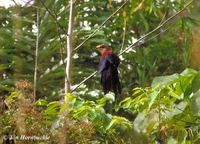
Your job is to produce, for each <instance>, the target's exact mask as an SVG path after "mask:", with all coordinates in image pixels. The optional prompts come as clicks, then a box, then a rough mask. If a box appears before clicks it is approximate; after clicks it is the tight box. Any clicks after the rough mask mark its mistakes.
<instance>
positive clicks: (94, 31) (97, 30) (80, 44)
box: [74, 0, 129, 51]
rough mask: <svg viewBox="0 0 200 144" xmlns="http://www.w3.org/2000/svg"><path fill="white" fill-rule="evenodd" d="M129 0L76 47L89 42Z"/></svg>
mask: <svg viewBox="0 0 200 144" xmlns="http://www.w3.org/2000/svg"><path fill="white" fill-rule="evenodd" d="M128 1H129V0H126V1H125V2H124V3H123V4H122V5H121V6H120V7H119V8H118V9H117V10H116V11H115V12H114V13H113V14H111V15H110V16H109V17H108V18H107V19H106V20H105V21H104V22H103V23H102V24H101V25H100V26H99V27H98V28H97V29H95V30H94V32H93V33H92V34H91V35H90V36H89V37H88V38H86V39H85V40H84V41H83V42H82V43H80V44H79V45H78V46H77V47H76V48H75V49H74V51H75V50H78V49H79V48H80V47H81V46H82V45H83V44H84V43H85V42H87V41H88V40H89V39H90V38H91V37H93V36H94V35H95V34H96V33H97V32H98V31H99V30H100V29H101V28H102V27H103V26H104V25H105V23H106V22H107V21H108V20H110V19H111V18H112V17H113V16H114V15H115V14H116V13H117V12H118V11H119V10H120V9H121V8H123V7H124V5H125V4H126V3H127V2H128Z"/></svg>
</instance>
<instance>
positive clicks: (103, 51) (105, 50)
mask: <svg viewBox="0 0 200 144" xmlns="http://www.w3.org/2000/svg"><path fill="white" fill-rule="evenodd" d="M100 53H101V58H105V57H107V56H109V55H111V54H112V50H111V49H109V48H107V47H103V48H100Z"/></svg>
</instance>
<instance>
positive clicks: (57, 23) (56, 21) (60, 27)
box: [39, 0, 67, 33]
mask: <svg viewBox="0 0 200 144" xmlns="http://www.w3.org/2000/svg"><path fill="white" fill-rule="evenodd" d="M39 1H40V3H41V4H42V5H43V6H44V8H45V9H46V10H47V11H48V13H49V14H50V15H51V17H52V18H53V19H54V21H55V23H56V25H57V26H58V27H59V29H60V30H62V31H63V33H67V32H66V31H65V30H64V29H63V27H62V26H61V25H60V24H59V22H58V20H57V18H56V16H55V15H54V14H53V13H52V12H51V10H50V9H49V8H48V7H47V6H46V5H45V3H44V2H43V1H42V0H39Z"/></svg>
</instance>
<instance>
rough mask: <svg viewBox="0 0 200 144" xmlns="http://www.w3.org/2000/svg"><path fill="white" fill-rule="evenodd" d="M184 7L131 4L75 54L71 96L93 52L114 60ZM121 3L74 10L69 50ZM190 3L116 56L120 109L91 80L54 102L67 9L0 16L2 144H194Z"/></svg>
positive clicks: (39, 5)
mask: <svg viewBox="0 0 200 144" xmlns="http://www.w3.org/2000/svg"><path fill="white" fill-rule="evenodd" d="M186 2H187V0H177V1H169V0H167V1H154V0H142V1H141V0H131V1H129V3H128V4H127V5H125V6H124V7H123V9H121V10H120V11H119V12H118V13H117V14H116V15H114V16H113V17H112V18H111V19H110V20H109V21H108V22H106V23H105V25H104V26H103V27H102V29H101V30H100V31H98V32H97V33H96V35H95V36H93V37H92V38H91V39H90V40H89V41H87V42H86V43H85V44H84V45H83V46H81V48H80V49H78V50H77V51H73V57H72V59H73V67H72V70H71V71H72V83H73V87H74V86H76V84H78V83H79V82H80V81H82V80H83V79H85V78H86V77H87V76H88V75H90V73H92V72H93V71H94V70H95V69H96V67H97V65H98V61H99V57H98V52H97V50H96V49H94V48H95V46H96V45H97V44H100V43H105V44H108V45H109V46H111V47H112V48H113V50H114V51H115V53H119V52H120V51H122V50H123V49H124V48H125V47H127V46H129V45H130V44H132V43H134V42H135V41H136V40H137V39H139V38H140V37H142V36H144V35H145V34H146V33H147V32H149V31H151V30H153V29H154V28H155V27H156V26H157V25H159V24H160V23H161V22H163V20H165V19H167V18H168V17H169V16H171V15H172V14H173V13H174V12H177V11H179V10H180V9H181V8H183V6H184V4H185V3H186ZM122 3H123V1H120V0H115V1H114V0H108V1H102V0H77V1H75V10H76V14H75V26H74V28H75V29H74V41H73V44H74V48H75V47H76V46H77V45H79V44H80V43H81V42H82V41H83V40H85V39H86V38H87V37H88V36H89V35H90V34H92V33H93V32H94V30H95V29H96V28H97V27H99V26H100V24H101V23H102V22H103V21H104V20H105V19H106V18H107V17H109V16H110V14H112V13H113V12H114V11H115V10H116V9H117V8H118V7H119V6H121V4H122ZM197 3H198V2H197V1H196V2H195V3H193V5H192V6H191V8H188V9H187V10H185V11H184V12H183V13H181V15H179V16H178V17H177V18H176V19H174V20H172V21H170V23H168V24H167V25H165V26H164V27H162V28H161V29H160V30H159V31H158V32H157V33H155V35H152V37H148V38H147V39H146V40H145V41H142V42H140V43H139V46H138V47H137V48H135V50H136V52H134V51H133V50H130V51H127V53H125V54H124V55H123V56H120V59H121V65H120V69H119V71H120V78H121V83H122V87H123V92H122V94H121V101H120V103H119V104H116V103H115V102H114V101H115V98H114V97H113V95H106V96H104V95H103V94H102V93H101V90H100V89H101V88H100V84H99V79H100V78H99V75H97V76H96V77H95V78H92V79H90V80H89V81H87V82H86V83H85V84H84V85H81V87H80V88H79V89H77V90H76V91H75V92H74V93H73V94H66V95H65V100H66V101H64V100H60V99H61V97H62V98H63V97H64V94H63V87H64V62H63V61H65V57H66V50H65V48H66V35H67V33H66V31H67V24H68V15H69V4H68V3H67V1H65V0H59V1H55V0H46V1H42V0H37V1H33V3H32V4H27V5H25V6H21V5H14V6H11V7H9V8H4V7H0V26H1V29H0V143H1V142H2V141H3V137H4V136H5V135H6V134H9V135H30V136H32V135H36V136H38V135H47V136H48V137H49V139H48V140H47V141H42V142H40V141H37V142H35V141H29V143H92V144H95V143H97V144H99V143H114V144H116V143H117V144H134V143H135V144H147V143H155V144H156V143H163V144H168V143H169V144H173V143H178V144H179V143H180V144H187V143H188V144H189V143H200V135H199V130H200V127H199V125H200V107H199V100H200V98H199V97H200V72H199V71H196V70H193V69H190V68H187V67H189V60H190V59H191V58H190V43H191V42H192V37H191V33H192V32H193V31H194V29H193V27H194V26H196V25H197V24H198V20H195V16H194V15H193V14H195V15H198V10H195V9H199V7H198V5H197ZM37 10H38V11H39V27H37V26H36V19H37V18H36V11H37ZM37 32H39V56H38V78H37V97H36V100H37V101H34V97H33V88H32V85H33V74H34V63H35V43H36V33H37ZM184 69H185V70H184ZM182 71H183V72H182ZM164 75H167V76H164ZM157 76H158V77H157ZM114 103H115V104H114ZM108 111H109V113H108ZM20 143H26V141H24V142H23V141H22V142H21V141H20Z"/></svg>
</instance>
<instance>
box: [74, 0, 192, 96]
mask: <svg viewBox="0 0 200 144" xmlns="http://www.w3.org/2000/svg"><path fill="white" fill-rule="evenodd" d="M193 1H194V0H191V1H190V2H189V3H187V4H186V5H185V6H184V7H183V8H182V9H181V10H180V11H178V12H176V13H175V14H174V15H172V16H171V17H169V18H168V19H167V20H165V21H164V22H162V23H159V25H158V26H157V27H156V28H155V29H153V30H152V31H150V32H149V33H147V34H146V35H145V36H143V37H141V38H140V39H138V40H137V41H136V42H135V43H133V44H131V45H130V46H129V47H127V48H126V49H124V50H123V51H122V52H120V53H119V54H118V56H120V55H122V54H124V53H125V52H126V51H128V50H129V49H132V48H135V47H137V46H139V45H137V44H138V43H139V42H140V41H142V40H144V39H146V38H147V37H148V36H150V35H151V34H153V33H155V32H156V31H157V30H159V29H160V28H162V27H163V26H164V25H166V24H167V23H168V22H169V21H170V20H172V19H173V18H175V17H176V16H178V15H179V14H180V13H181V12H183V11H184V10H185V9H186V8H187V7H188V6H189V5H190V4H191V3H192V2H193ZM164 32H165V31H163V32H160V33H164ZM160 33H159V34H160ZM159 34H158V35H159ZM97 72H98V71H95V72H93V73H92V74H91V75H90V76H88V77H87V78H86V79H84V80H83V81H82V82H80V83H79V84H78V85H77V86H76V87H75V88H74V89H73V90H72V92H73V91H75V90H76V89H77V88H78V87H80V85H82V84H83V83H85V82H86V81H88V80H89V79H90V78H92V77H93V76H95V74H96V73H97Z"/></svg>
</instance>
